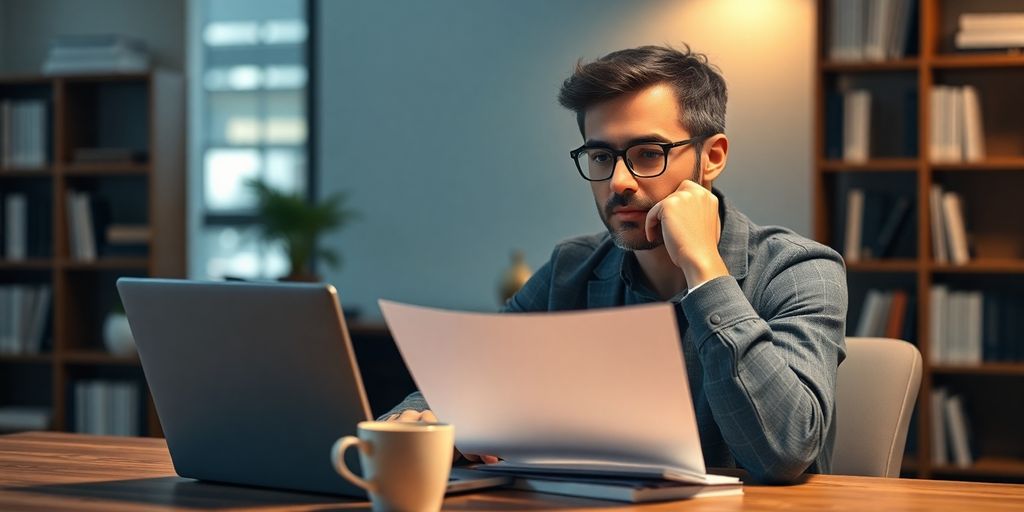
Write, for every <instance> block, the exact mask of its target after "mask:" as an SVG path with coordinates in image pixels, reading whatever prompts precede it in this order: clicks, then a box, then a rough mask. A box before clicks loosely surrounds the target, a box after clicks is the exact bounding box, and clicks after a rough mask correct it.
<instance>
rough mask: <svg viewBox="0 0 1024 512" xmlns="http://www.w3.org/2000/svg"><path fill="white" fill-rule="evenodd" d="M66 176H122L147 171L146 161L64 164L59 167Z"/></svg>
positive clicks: (141, 173) (145, 172)
mask: <svg viewBox="0 0 1024 512" xmlns="http://www.w3.org/2000/svg"><path fill="white" fill-rule="evenodd" d="M61 170H62V172H63V173H64V175H66V176H123V175H136V174H138V175H145V174H148V173H149V164H148V163H144V162H143V163H137V162H110V163H101V162H90V163H73V164H65V165H64V166H63V167H62V168H61Z"/></svg>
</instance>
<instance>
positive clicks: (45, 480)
mask: <svg viewBox="0 0 1024 512" xmlns="http://www.w3.org/2000/svg"><path fill="white" fill-rule="evenodd" d="M744 493H745V494H744V495H743V496H731V497H723V498H702V499H696V500H689V501H676V502H667V503H657V504H648V505H643V506H629V505H625V504H621V503H614V502H603V501H596V500H584V499H577V498H569V497H561V496H554V495H547V494H535V493H526V492H518V491H505V490H497V491H488V492H482V493H476V494H466V495H460V496H453V497H450V498H448V499H447V500H446V501H445V506H444V508H445V510H552V509H560V510H581V511H582V510H597V509H620V510H632V509H637V510H639V509H643V510H697V511H740V510H787V511H804V510H807V511H810V510H814V511H819V510H829V511H842V510H857V511H863V510H887V511H891V510H909V511H943V510H971V511H974V510H985V511H1002V510H1017V511H1019V510H1024V485H1012V484H988V483H974V482H950V481H933V480H903V479H884V478H866V477H851V476H831V475H811V476H808V477H807V478H806V481H805V482H803V483H800V484H795V485H788V486H761V485H747V486H745V488H744ZM368 509H369V506H368V503H366V502H361V501H352V500H345V499H341V498H338V497H334V496H319V495H311V494H299V493H289V492H279V491H273V490H266V489H254V488H247V487H238V486H227V485H218V484H209V483H201V482H197V481H195V480H191V479H187V478H181V477H178V476H177V475H175V473H174V468H173V466H172V465H171V460H170V456H169V455H168V453H167V445H166V443H165V442H164V441H163V440H162V439H151V438H121V437H101V436H86V435H80V434H64V433H52V432H33V433H24V434H14V435H8V436H0V510H24V511H35V510H87V511H100V510H102V511H122V510H205V511H218V512H219V511H228V510H260V511H272V510H303V511H313V510H316V511H330V510H368Z"/></svg>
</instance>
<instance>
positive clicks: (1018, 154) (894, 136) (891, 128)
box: [812, 0, 1024, 480]
mask: <svg viewBox="0 0 1024 512" xmlns="http://www.w3.org/2000/svg"><path fill="white" fill-rule="evenodd" d="M816 4H817V7H818V17H817V28H818V33H817V48H816V53H815V54H816V55H818V56H819V59H818V62H817V63H816V66H815V74H814V80H815V99H814V102H815V119H814V132H815V137H814V139H815V140H814V148H813V153H812V154H813V158H814V163H815V172H814V174H813V183H812V190H813V202H812V204H813V223H814V233H815V236H816V237H817V239H818V240H819V241H821V242H823V243H840V244H841V243H842V241H843V240H844V235H845V233H844V230H845V226H846V223H844V222H843V221H844V220H846V219H845V216H846V215H847V210H848V206H847V204H846V202H845V201H844V197H847V195H846V193H847V192H848V191H849V190H850V189H853V188H859V189H861V190H864V191H865V194H872V195H878V196H883V195H887V196H889V197H890V199H892V198H894V197H897V196H901V197H910V198H912V199H913V206H912V209H911V213H910V214H909V215H908V216H907V219H905V222H907V224H906V225H904V226H902V227H901V228H900V229H901V230H903V233H905V234H902V235H899V236H901V237H906V238H901V242H903V245H902V246H901V248H900V251H901V252H898V253H897V254H899V255H902V256H911V255H915V254H916V257H912V258H905V259H900V260H877V261H860V262H847V271H848V282H849V285H850V289H851V290H853V291H852V292H851V293H852V294H854V295H856V296H851V298H850V300H851V301H854V300H861V297H862V296H863V294H864V293H863V292H864V291H866V290H867V289H888V288H903V289H909V290H910V291H911V293H913V294H914V295H915V296H916V298H917V304H916V306H915V307H916V309H915V310H914V313H915V314H914V315H913V317H914V320H913V321H914V322H915V326H916V329H915V330H914V332H915V334H914V335H915V338H916V339H915V340H913V341H914V342H915V343H916V344H917V346H918V347H920V349H921V350H922V351H923V352H925V353H926V354H928V353H929V352H930V350H934V345H932V343H933V341H932V340H934V339H935V338H936V333H935V331H934V324H936V323H938V322H935V321H934V320H936V319H935V318H932V308H931V307H930V306H931V304H930V294H929V291H930V289H931V288H932V287H933V286H934V285H935V284H939V283H946V282H948V284H949V285H950V286H951V287H953V288H956V289H958V290H964V291H967V290H969V289H977V290H978V291H980V292H981V293H982V294H989V293H995V294H1006V295H1008V296H1016V295H1020V294H1021V293H1024V292H1022V290H1021V284H1020V282H1021V280H1022V279H1024V254H1022V253H1021V252H1020V251H1019V247H1020V246H1021V236H1022V233H1024V232H1022V231H1021V227H1020V226H1021V223H1020V222H1018V221H1016V220H1014V219H1016V218H1017V217H1020V215H1019V212H1020V211H1021V204H1020V203H1021V202H1020V201H1019V200H1018V199H1017V195H1015V191H1016V190H1017V189H1019V188H1020V187H1019V186H1018V185H1019V181H1020V180H1022V179H1024V150H1022V148H1021V145H1020V141H1021V140H1022V137H1024V122H1021V120H1020V119H1021V118H1020V116H1017V115H1014V113H1015V112H1016V111H1017V110H1019V109H1017V108H1016V106H1017V104H1018V103H1019V102H1020V97H1021V94H1020V89H1021V88H1020V87H1019V84H1020V82H1021V81H1022V80H1024V52H1022V51H1020V50H1012V51H986V52H980V51H979V52H955V51H953V50H952V49H951V41H950V35H951V34H952V32H955V31H956V28H957V26H956V24H957V22H958V21H957V20H958V19H959V17H960V16H961V15H962V14H963V13H965V12H972V11H977V12H1001V9H1002V10H1005V7H1004V4H1005V2H1002V1H1001V0H978V1H977V2H970V3H969V4H970V5H968V2H950V1H948V0H922V1H920V2H916V3H915V4H916V7H915V8H914V12H915V13H916V15H915V16H914V17H913V18H912V21H911V23H913V24H914V25H915V26H913V27H911V29H910V32H911V33H916V34H917V36H916V41H913V42H910V44H909V45H908V47H911V48H917V52H919V55H914V56H911V57H910V58H906V59H900V60H895V61H886V62H833V61H829V60H828V59H827V58H822V57H821V56H827V55H829V52H830V50H831V48H830V45H831V42H832V41H833V39H832V36H833V35H834V34H831V33H830V27H832V26H834V25H836V23H834V20H835V18H834V17H833V16H834V15H837V14H838V15H839V16H842V15H843V12H842V11H840V12H839V13H836V12H833V11H832V9H834V8H835V7H836V5H837V3H836V2H829V1H825V0H818V2H816ZM917 52H915V53H917ZM940 85H946V86H954V87H961V86H967V85H971V86H974V87H975V88H976V90H977V91H978V94H979V96H980V97H981V101H982V108H983V113H982V114H983V115H982V123H983V126H982V128H983V130H982V131H983V133H984V135H985V141H984V142H985V146H986V148H987V150H988V154H989V158H987V159H985V160H984V161H980V162H949V163H944V162H932V161H931V157H930V155H929V150H928V148H929V147H930V143H931V140H930V137H929V131H930V130H929V127H930V126H931V125H932V124H933V123H934V121H935V118H936V116H937V115H938V113H936V112H933V111H932V103H931V101H930V98H931V97H932V94H933V93H934V92H935V91H936V88H937V87H939V86H940ZM852 90H866V91H869V93H870V94H871V99H872V102H873V103H872V107H871V114H872V116H879V115H880V116H881V117H873V118H872V119H871V121H873V122H871V123H870V127H869V132H870V133H869V134H868V141H869V144H868V145H869V146H870V148H871V149H872V150H873V151H874V153H871V152H869V153H868V156H869V157H870V156H874V155H899V154H908V153H907V152H906V151H907V149H908V148H909V147H910V146H913V147H916V148H917V153H916V156H914V157H912V158H871V159H870V160H868V161H866V162H863V163H849V162H844V161H842V160H841V159H823V158H822V156H824V155H825V154H834V150H835V145H836V142H837V137H836V136H837V135H838V134H837V133H835V132H832V131H830V130H835V129H837V128H838V129H842V127H843V125H844V123H843V122H842V121H843V119H842V114H841V112H842V110H841V109H839V110H837V109H836V106H837V105H836V104H835V103H834V102H835V101H836V99H837V98H836V96H837V95H839V94H842V93H846V92H848V91H852ZM840 103H843V102H840ZM836 116H838V117H836ZM838 139H839V140H840V141H841V140H842V139H841V137H839V138H838ZM840 147H841V145H840ZM894 173H895V174H894ZM1014 173H1020V174H1014ZM936 184H938V185H940V186H942V187H948V190H950V191H955V192H957V193H959V194H961V196H962V200H963V202H964V204H965V205H967V206H968V207H969V208H968V210H967V211H966V212H965V215H967V216H968V217H969V219H970V220H971V223H970V224H969V225H968V228H969V229H973V230H974V231H973V233H972V234H973V235H974V239H973V242H974V245H975V247H976V249H977V252H976V254H978V255H981V256H980V257H977V258H976V259H974V260H972V261H969V262H968V263H966V264H964V265H953V264H949V263H945V264H938V263H936V262H935V261H934V259H933V258H932V257H931V254H930V253H931V250H932V248H931V245H930V244H931V241H932V240H933V239H935V238H936V237H938V238H939V239H942V238H941V237H943V236H944V234H943V233H933V232H932V224H931V222H930V221H931V218H930V216H931V209H930V205H929V202H928V201H929V197H930V193H931V191H932V186H933V185H936ZM878 204H884V203H881V202H880V203H878ZM864 208H865V209H867V208H868V206H865V207H864ZM862 236H863V233H862ZM874 236H877V234H875V235H874ZM907 238H909V239H907ZM862 242H863V241H862ZM911 242H913V244H911ZM987 255H991V257H985V256H987ZM851 306H853V307H852V309H857V308H856V305H855V304H851ZM860 309H861V310H863V309H864V308H863V307H861V308H860ZM862 313H863V312H862ZM857 320H858V319H857V318H855V317H848V318H847V322H852V323H856V321H857ZM983 320H984V319H983ZM1004 334H1005V337H1001V338H1000V340H999V341H1003V340H1006V341H1007V342H1011V341H1016V340H1015V339H1014V336H1016V337H1019V336H1020V335H1022V334H1024V333H1020V332H1007V333H1004ZM922 371H923V378H922V381H921V391H920V396H919V398H918V401H917V409H916V414H917V420H918V421H917V422H916V423H915V427H914V428H916V431H915V433H912V434H911V435H915V434H916V438H917V440H918V443H919V445H918V446H930V444H929V443H930V442H931V441H932V432H933V426H934V425H933V424H932V421H931V418H932V417H933V416H932V412H933V411H931V401H930V399H929V397H930V396H931V394H932V392H933V390H935V389H936V388H938V387H940V386H943V385H947V384H948V385H949V386H950V391H951V392H952V393H966V394H969V396H970V397H971V398H978V396H985V397H992V396H1001V395H1000V393H1002V394H1007V393H1011V394H1012V395H1007V396H1017V394H1018V393H1017V391H1018V388H1019V386H1020V385H1022V383H1024V361H1021V362H1006V363H1004V362H999V363H994V362H993V363H983V364H969V365H965V364H935V363H933V362H932V361H930V360H928V359H926V360H925V361H924V362H923V369H922ZM947 381H949V382H947ZM972 407H974V408H975V409H972V410H971V411H970V412H971V415H972V417H971V418H970V419H971V420H972V421H974V422H975V423H974V426H975V427H977V428H976V430H975V432H981V433H983V434H984V435H986V436H990V438H984V439H980V440H977V441H978V442H977V443H976V444H975V447H977V446H978V445H981V446H985V447H991V449H992V450H1000V451H996V452H992V453H993V455H999V456H1004V457H1005V456H1017V455H1020V453H1018V452H1019V450H1015V449H1012V448H1010V447H1019V446H1020V443H1019V439H1018V437H1019V436H1017V435H1015V433H1014V432H1011V430H1012V429H1010V428H1008V427H1004V426H1003V425H1013V426H1016V425H1018V424H1019V423H1020V422H1021V421H1022V419H1024V413H1022V412H1021V410H1019V409H1020V408H1014V407H1004V406H1002V402H999V401H998V400H996V399H993V400H986V401H980V400H974V401H973V402H972ZM1000 424H1001V425H1000ZM985 453H988V452H985ZM926 455H927V454H921V453H919V454H917V455H916V456H913V455H911V456H907V457H905V458H904V460H903V466H902V470H903V472H904V473H905V474H910V475H915V476H919V477H924V478H932V477H941V478H958V479H973V480H1015V479H1024V457H1022V458H1020V459H993V458H985V459H982V460H979V461H978V462H977V464H974V465H973V466H971V467H968V468H960V467H956V466H953V465H942V466H935V465H934V462H933V461H932V460H931V458H930V457H927V456H926Z"/></svg>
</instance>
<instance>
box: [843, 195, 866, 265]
mask: <svg viewBox="0 0 1024 512" xmlns="http://www.w3.org/2000/svg"><path fill="white" fill-rule="evenodd" d="M863 219H864V191H863V190H861V189H859V188H852V189H850V190H849V191H848V192H847V193H846V237H845V238H846V239H845V241H844V245H843V257H844V258H846V261H847V262H856V261H860V259H861V230H862V229H863Z"/></svg>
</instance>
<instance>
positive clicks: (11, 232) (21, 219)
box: [4, 194, 28, 261]
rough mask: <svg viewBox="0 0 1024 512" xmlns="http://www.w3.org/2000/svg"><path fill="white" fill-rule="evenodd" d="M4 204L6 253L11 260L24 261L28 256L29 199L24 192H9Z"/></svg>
mask: <svg viewBox="0 0 1024 512" xmlns="http://www.w3.org/2000/svg"><path fill="white" fill-rule="evenodd" d="M4 206H5V209H6V211H5V212H4V216H5V218H4V220H5V224H6V226H5V233H4V235H5V236H4V238H5V240H4V246H5V247H4V255H5V257H6V258H7V259H8V260H10V261H22V260H24V259H25V258H26V257H27V256H28V199H27V198H26V197H25V195H24V194H8V195H7V197H6V198H5V199H4Z"/></svg>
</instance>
